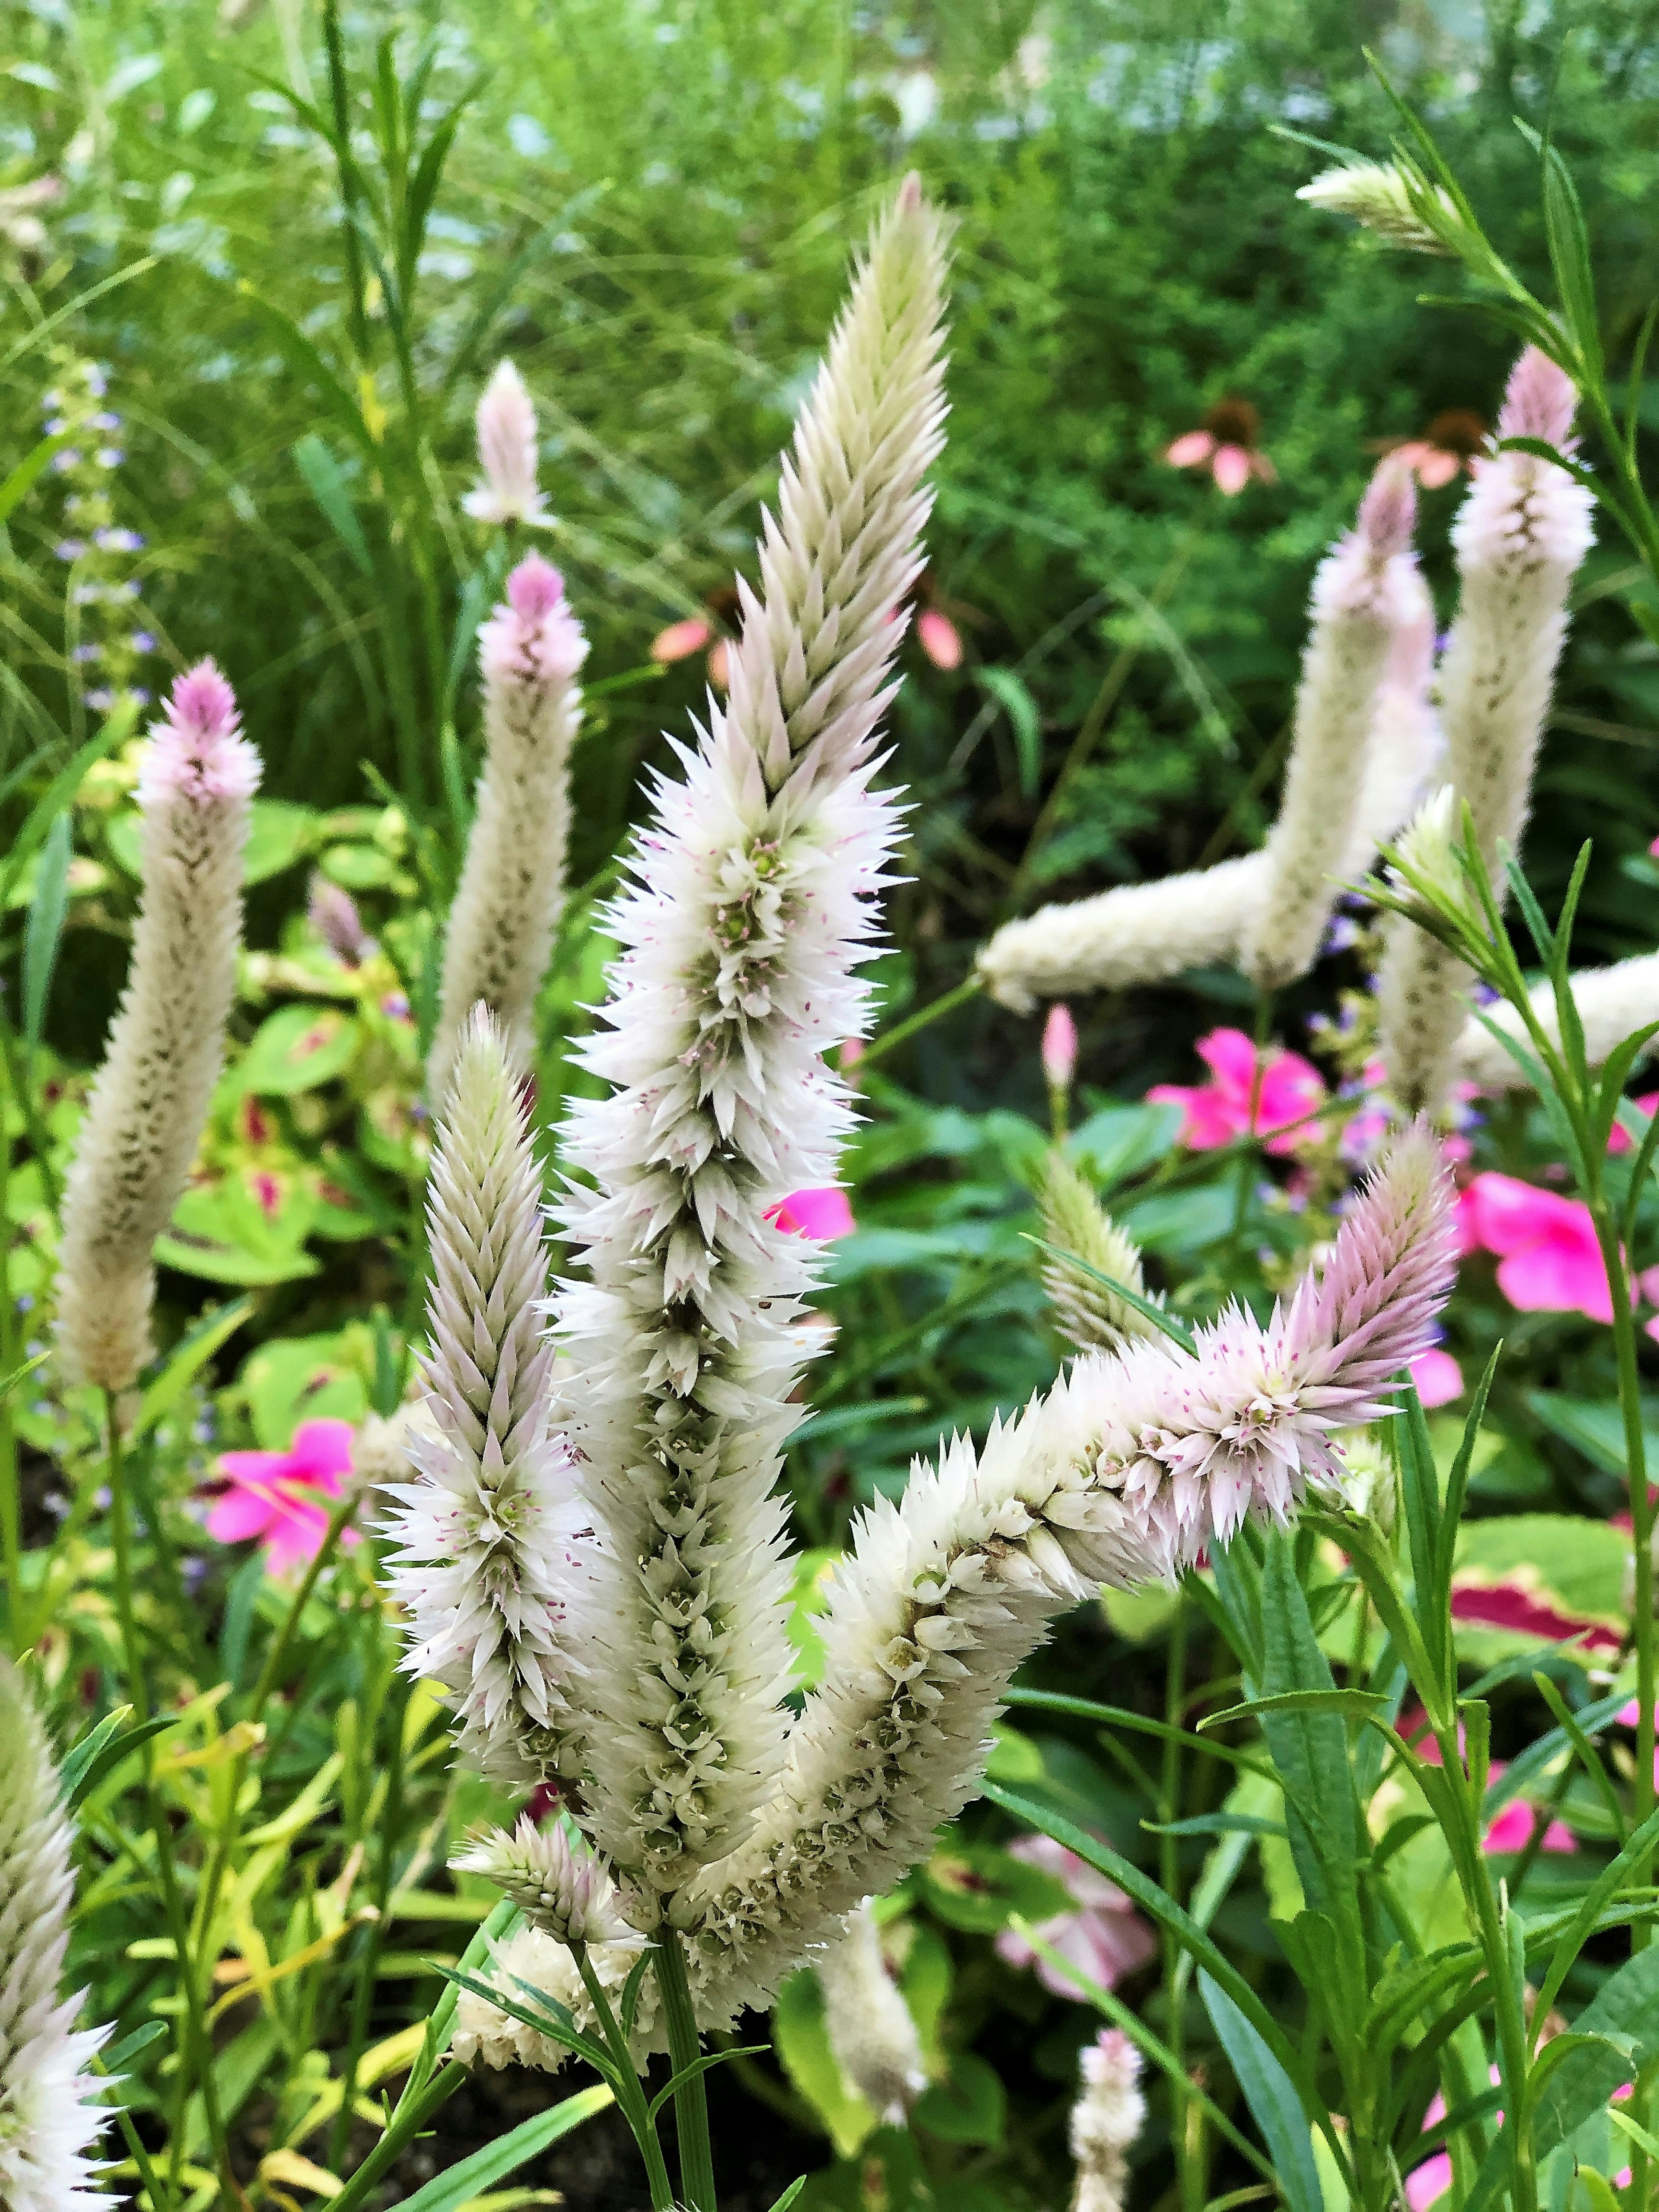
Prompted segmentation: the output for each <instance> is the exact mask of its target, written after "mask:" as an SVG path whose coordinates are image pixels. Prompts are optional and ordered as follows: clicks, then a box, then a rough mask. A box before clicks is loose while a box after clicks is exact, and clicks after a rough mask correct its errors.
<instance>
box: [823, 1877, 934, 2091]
mask: <svg viewBox="0 0 1659 2212" xmlns="http://www.w3.org/2000/svg"><path fill="white" fill-rule="evenodd" d="M874 1905H875V1899H873V1898H870V1897H866V1899H865V1900H864V1902H863V1904H862V1905H859V1906H858V1907H857V1909H856V1910H855V1911H852V1912H849V1913H848V1916H847V1928H846V1932H845V1933H844V1934H843V1935H841V1936H837V1937H836V1940H835V1942H833V1943H831V1944H830V1945H829V1948H828V1949H827V1950H825V1951H824V1952H823V1954H821V1955H820V1957H819V1958H818V1960H817V1975H818V1984H819V1986H820V1988H821V1989H822V1990H823V2024H824V2028H825V2030H826V2032H827V2033H828V2035H829V2048H830V2051H832V2052H833V2053H834V2055H835V2060H836V2065H837V2066H838V2067H839V2068H840V2069H841V2073H842V2080H843V2081H845V2082H846V2083H847V2086H848V2088H850V2089H852V2090H853V2091H854V2093H856V2094H857V2095H859V2096H860V2097H862V2098H863V2100H864V2101H865V2103H866V2105H868V2106H870V2108H871V2109H872V2112H875V2113H876V2114H877V2115H878V2117H879V2118H880V2119H881V2121H882V2123H883V2124H884V2126H887V2127H895V2128H902V2126H903V2125H904V2119H905V2115H906V2113H907V2112H908V2111H909V2109H910V2107H911V2106H912V2105H914V2104H915V2101H916V2099H917V2098H918V2097H919V2096H921V2093H922V2091H923V2090H924V2089H925V2088H926V2087H927V2067H926V2065H925V2064H924V2063H923V2060H922V2053H921V2038H920V2037H919V2036H918V2035H917V2033H916V2024H915V2021H914V2020H912V2019H911V2017H910V2008H909V2006H908V2004H906V2003H905V2002H904V1998H903V1996H902V1994H901V1993H900V1990H899V1988H898V1985H897V1984H896V1982H895V1981H894V1979H893V1978H892V1976H891V1975H890V1973H889V1972H888V1971H887V1962H886V1960H884V1958H883V1957H882V1954H881V1931H880V1929H878V1927H877V1925H876V1916H875V1911H874Z"/></svg>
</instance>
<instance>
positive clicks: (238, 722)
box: [137, 659, 259, 807]
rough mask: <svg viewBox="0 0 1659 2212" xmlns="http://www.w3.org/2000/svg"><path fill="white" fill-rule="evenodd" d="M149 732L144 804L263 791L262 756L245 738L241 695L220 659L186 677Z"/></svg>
mask: <svg viewBox="0 0 1659 2212" xmlns="http://www.w3.org/2000/svg"><path fill="white" fill-rule="evenodd" d="M161 714H162V717H163V719H162V720H161V721H160V722H157V723H155V725H154V726H152V728H151V730H150V732H149V744H147V745H146V746H145V748H144V754H143V763H142V765H141V766H140V769H139V771H138V791H137V799H138V804H139V805H140V806H144V807H148V806H153V805H155V804H156V802H157V801H158V800H161V799H174V798H178V799H194V800H195V802H196V804H197V805H198V806H205V805H208V804H209V802H210V800H213V799H247V798H250V797H252V793H254V792H255V791H257V790H258V787H259V756H258V753H257V752H255V751H254V750H253V748H252V745H251V744H249V743H248V741H247V739H246V738H245V737H244V736H243V735H242V718H241V716H240V714H239V713H238V712H237V708H236V694H235V693H234V691H233V690H231V688H230V686H229V684H228V683H227V682H226V681H225V679H224V678H223V677H222V675H221V674H220V672H219V665H218V663H217V662H216V661H215V660H211V659H209V660H198V661H197V664H196V665H195V667H194V668H192V669H191V670H190V671H188V672H187V673H186V674H185V675H183V676H181V677H180V678H179V680H178V682H177V683H176V684H174V685H173V689H172V690H171V691H170V692H169V693H168V695H167V701H166V702H165V704H164V705H163V707H162V708H161Z"/></svg>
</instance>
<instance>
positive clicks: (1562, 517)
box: [1378, 346, 1594, 1111]
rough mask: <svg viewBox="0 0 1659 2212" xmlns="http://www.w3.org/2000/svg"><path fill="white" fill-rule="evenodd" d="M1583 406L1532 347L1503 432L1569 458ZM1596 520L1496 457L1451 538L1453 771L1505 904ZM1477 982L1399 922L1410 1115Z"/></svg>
mask: <svg viewBox="0 0 1659 2212" xmlns="http://www.w3.org/2000/svg"><path fill="white" fill-rule="evenodd" d="M1576 398H1577V394H1576V393H1575V392H1574V390H1573V386H1572V384H1571V380H1570V379H1569V378H1568V377H1566V376H1565V374H1563V373H1562V371H1561V370H1560V369H1559V368H1557V367H1556V366H1555V364H1554V363H1553V362H1552V361H1550V360H1548V359H1547V357H1546V356H1544V355H1543V354H1541V353H1540V352H1539V351H1538V349H1536V348H1535V347H1532V346H1528V348H1527V349H1526V351H1525V352H1524V353H1523V354H1522V356H1521V358H1520V360H1519V361H1518V362H1516V366H1515V370H1514V373H1513V374H1512V375H1511V376H1510V384H1509V389H1508V391H1507V392H1506V393H1505V395H1504V405H1503V409H1502V411H1501V412H1500V414H1499V416H1498V434H1499V435H1500V436H1503V437H1540V438H1546V439H1547V440H1548V441H1549V442H1550V443H1551V444H1553V445H1554V446H1556V447H1558V449H1563V450H1565V449H1566V448H1567V446H1568V441H1569V438H1570V434H1571V423H1572V412H1573V406H1574V403H1575V401H1576ZM1593 513H1594V502H1593V501H1592V499H1591V496H1590V494H1589V491H1587V490H1586V489H1585V488H1584V487H1583V485H1582V484H1580V483H1577V482H1575V480H1574V479H1573V477H1571V476H1570V475H1569V474H1568V472H1567V471H1566V470H1565V469H1563V468H1560V467H1559V466H1558V465H1556V463H1555V462H1553V461H1547V460H1545V459H1542V458H1541V456H1540V455H1538V454H1535V453H1496V454H1493V455H1492V456H1490V457H1489V458H1487V459H1483V460H1481V461H1480V462H1478V463H1477V464H1476V465H1475V468H1474V483H1473V484H1472V486H1471V488H1470V490H1469V494H1468V498H1467V499H1466V500H1465V501H1464V502H1463V505H1462V509H1461V511H1460V513H1459V514H1458V517H1457V521H1456V524H1455V526H1454V528H1453V531H1452V543H1453V545H1454V546H1455V549H1456V553H1457V565H1458V572H1459V575H1460V577H1461V580H1462V599H1461V602H1460V605H1459V606H1458V611H1457V618H1456V621H1455V623H1453V625H1452V632H1451V637H1450V641H1449V643H1448V646H1447V648H1446V653H1445V658H1444V659H1443V661H1442V663H1441V668H1440V708H1441V716H1442V720H1443V723H1444V726H1445V732H1446V739H1447V768H1448V769H1449V775H1450V780H1451V782H1452V784H1453V786H1454V787H1455V790H1456V793H1457V796H1458V798H1459V799H1460V800H1463V799H1466V800H1467V801H1468V806H1469V811H1470V813H1471V814H1472V816H1473V817H1474V830H1475V836H1476V839H1477V841H1478V842H1479V844H1480V851H1481V854H1482V856H1483V858H1484V859H1485V861H1486V867H1487V869H1488V871H1489V872H1491V873H1492V875H1493V878H1494V881H1495V883H1496V887H1497V889H1498V893H1499V896H1500V897H1501V896H1503V895H1504V889H1505V886H1504V881H1503V878H1502V876H1501V874H1500V873H1499V872H1498V847H1499V845H1500V844H1502V845H1506V846H1507V847H1508V848H1509V849H1510V852H1512V853H1513V852H1517V851H1518V850H1519V849H1520V845H1521V840H1522V834H1523V832H1524V831H1525V829H1526V825H1527V817H1528V810H1529V806H1530V802H1531V790H1532V772H1533V763H1534V760H1535V758H1536V757H1537V752H1538V745H1539V741H1540V739H1541V737H1542V734H1543V731H1544V726H1545V724H1546V722H1547V719H1548V715H1549V706H1550V695H1551V691H1552V689H1553V684H1554V680H1555V667H1556V663H1557V661H1558V660H1559V658H1560V653H1561V647H1562V645H1563V643H1564V641H1565V637H1566V630H1567V597H1568V592H1569V591H1570V589H1571V583H1572V579H1573V575H1574V574H1575V572H1576V571H1577V568H1578V566H1579V563H1580V562H1582V561H1583V557H1584V556H1585V554H1586V553H1587V552H1588V551H1589V547H1590V543H1591V539H1592V537H1593V534H1594V533H1593V529H1592V516H1593ZM1469 981H1470V978H1469V975H1468V970H1467V969H1465V968H1464V967H1463V966H1462V963H1460V962H1459V961H1457V960H1456V959H1455V958H1454V957H1453V956H1452V955H1451V954H1450V953H1449V951H1447V950H1446V949H1445V947H1444V946H1443V945H1441V944H1439V943H1438V942H1437V940H1436V939H1432V938H1431V937H1429V936H1428V935H1426V934H1425V933H1424V932H1422V931H1420V930H1419V929H1417V928H1416V927H1414V926H1413V924H1412V923H1410V922H1408V921H1405V920H1404V919H1403V918H1396V920H1395V921H1393V922H1392V923H1391V924H1390V925H1389V939H1388V946H1387V951H1386V952H1385V955H1384V958H1383V975H1382V981H1381V983H1380V985H1379V987H1378V1008H1379V1014H1380V1018H1381V1025H1382V1041H1383V1058H1384V1059H1385V1060H1387V1062H1388V1066H1389V1079H1390V1081H1391V1083H1392V1085H1393V1086H1394V1089H1395V1093H1396V1095H1397V1096H1398V1097H1399V1098H1400V1099H1401V1101H1402V1103H1405V1104H1406V1105H1407V1106H1409V1107H1410V1108H1412V1109H1413V1110H1417V1109H1429V1110H1431V1111H1437V1110H1438V1109H1440V1108H1441V1107H1442V1106H1443V1103H1444V1102H1445V1099H1446V1097H1447V1095H1448V1092H1449V1087H1450V1085H1451V1082H1452V1079H1453V1077H1454V1075H1455V1072H1456V1060H1457V1045H1458V1036H1459V1032H1460V1030H1462V1027H1463V1019H1464V1013H1463V1006H1462V994H1463V993H1464V992H1465V991H1467V989H1468V985H1469Z"/></svg>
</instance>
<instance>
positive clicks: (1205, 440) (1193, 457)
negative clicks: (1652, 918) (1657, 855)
mask: <svg viewBox="0 0 1659 2212" xmlns="http://www.w3.org/2000/svg"><path fill="white" fill-rule="evenodd" d="M1214 451H1215V440H1214V439H1213V438H1212V436H1211V435H1210V434H1209V432H1208V431H1207V430H1187V431H1184V432H1183V433H1182V435H1181V436H1180V437H1178V438H1177V439H1176V441H1175V443H1174V445H1172V446H1171V447H1170V449H1169V451H1168V452H1167V453H1165V454H1164V459H1165V460H1166V461H1168V463H1169V464H1170V467H1171V468H1173V469H1195V468H1197V466H1198V465H1199V464H1200V462H1201V461H1207V460H1208V459H1209V458H1210V456H1211V454H1212V453H1214ZM1654 842H1655V843H1656V844H1659V838H1656V839H1655V841H1654Z"/></svg>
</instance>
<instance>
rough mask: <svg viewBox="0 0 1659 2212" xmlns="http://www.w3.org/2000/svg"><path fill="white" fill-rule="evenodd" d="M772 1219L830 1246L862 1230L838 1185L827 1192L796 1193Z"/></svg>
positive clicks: (773, 1211)
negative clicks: (833, 1241) (835, 1240)
mask: <svg viewBox="0 0 1659 2212" xmlns="http://www.w3.org/2000/svg"><path fill="white" fill-rule="evenodd" d="M769 1218H770V1219H771V1220H773V1221H775V1222H776V1223H777V1225H778V1226H779V1228H780V1229H793V1231H795V1233H796V1234H797V1235H798V1236H800V1237H817V1240H818V1242H819V1243H826V1244H827V1243H830V1242H831V1241H832V1240H833V1239H834V1238H836V1237H850V1236H851V1235H852V1233H853V1231H854V1230H855V1229H856V1228H857V1227H858V1224H857V1222H856V1221H854V1218H853V1207H852V1202H851V1200H849V1199H848V1195H847V1193H846V1192H845V1191H844V1190H842V1189H841V1188H839V1187H838V1186H836V1185H834V1184H831V1185H829V1187H827V1188H823V1189H813V1190H792V1191H791V1192H790V1194H789V1195H788V1197H787V1198H785V1199H781V1200H779V1201H778V1203H777V1205H775V1206H773V1207H772V1209H771V1212H770V1215H769Z"/></svg>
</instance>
